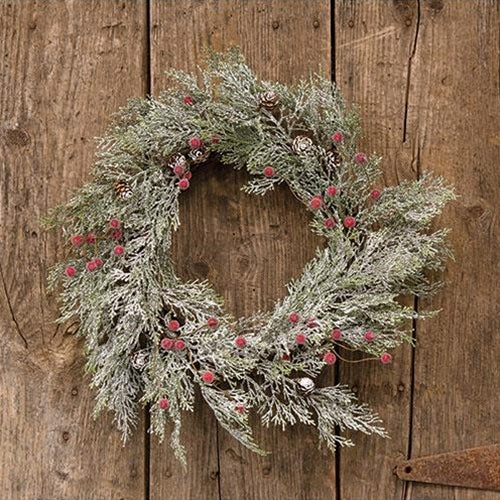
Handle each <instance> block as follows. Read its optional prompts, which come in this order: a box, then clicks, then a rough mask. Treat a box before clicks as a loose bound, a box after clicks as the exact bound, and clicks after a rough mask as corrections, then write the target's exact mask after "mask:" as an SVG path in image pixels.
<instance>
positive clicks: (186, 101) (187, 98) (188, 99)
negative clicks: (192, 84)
mask: <svg viewBox="0 0 500 500" xmlns="http://www.w3.org/2000/svg"><path fill="white" fill-rule="evenodd" d="M182 102H183V103H184V104H187V105H188V106H191V105H192V104H194V99H193V98H192V97H191V96H190V95H185V96H184V97H183V98H182Z"/></svg>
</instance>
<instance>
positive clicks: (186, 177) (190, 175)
mask: <svg viewBox="0 0 500 500" xmlns="http://www.w3.org/2000/svg"><path fill="white" fill-rule="evenodd" d="M191 177H193V173H192V172H190V171H189V170H188V171H187V172H186V173H185V174H184V176H183V178H184V179H187V180H188V181H190V180H191Z"/></svg>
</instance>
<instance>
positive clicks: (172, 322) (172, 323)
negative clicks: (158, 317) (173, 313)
mask: <svg viewBox="0 0 500 500" xmlns="http://www.w3.org/2000/svg"><path fill="white" fill-rule="evenodd" d="M180 327H181V325H180V323H179V322H178V321H177V320H176V319H171V320H170V321H169V322H168V325H167V328H168V329H169V330H170V331H171V332H176V331H177V330H179V328H180Z"/></svg>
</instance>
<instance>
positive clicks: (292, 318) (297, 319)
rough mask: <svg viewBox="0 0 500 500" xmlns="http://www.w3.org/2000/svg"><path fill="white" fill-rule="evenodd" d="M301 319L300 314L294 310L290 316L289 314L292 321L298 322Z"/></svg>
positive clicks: (289, 319)
mask: <svg viewBox="0 0 500 500" xmlns="http://www.w3.org/2000/svg"><path fill="white" fill-rule="evenodd" d="M299 319H300V316H299V315H298V314H297V313H296V312H293V313H291V314H290V316H288V321H290V323H298V322H299Z"/></svg>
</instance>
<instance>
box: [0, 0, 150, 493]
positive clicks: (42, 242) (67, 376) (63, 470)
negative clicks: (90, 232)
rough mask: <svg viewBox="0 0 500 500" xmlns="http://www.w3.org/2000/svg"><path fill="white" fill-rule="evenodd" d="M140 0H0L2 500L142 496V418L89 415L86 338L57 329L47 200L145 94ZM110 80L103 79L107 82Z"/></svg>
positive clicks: (65, 192) (62, 189)
mask: <svg viewBox="0 0 500 500" xmlns="http://www.w3.org/2000/svg"><path fill="white" fill-rule="evenodd" d="M145 23H146V10H145V3H144V2H122V1H105V0H100V1H92V2H73V1H63V0H58V1H52V2H36V1H21V0H13V1H1V2H0V110H1V111H0V113H1V118H0V148H1V155H0V158H1V161H0V186H1V194H0V234H1V241H2V246H1V248H2V251H1V252H0V278H1V280H0V334H1V337H2V343H1V346H0V400H1V402H2V404H1V408H0V428H1V432H0V498H2V499H5V500H26V499H34V498H36V499H40V500H42V499H55V498H57V499H62V498H65V499H89V498H92V499H97V500H98V499H102V500H104V499H106V500H109V499H124V498H127V499H130V500H133V499H142V498H143V497H144V444H143V434H142V431H141V429H142V425H141V426H140V429H139V432H138V433H137V434H136V435H135V436H134V438H133V439H132V441H131V442H130V443H129V444H128V445H127V447H125V448H123V447H122V442H121V436H120V435H119V433H118V432H117V431H116V430H115V429H114V427H113V426H112V422H111V418H110V417H108V416H107V417H104V418H102V419H100V420H99V421H97V422H94V421H93V419H92V417H91V413H92V408H93V405H94V396H93V393H92V392H91V391H90V390H89V389H88V387H87V385H88V380H87V379H86V378H85V377H84V371H83V357H82V345H81V342H79V341H77V340H76V338H75V336H74V335H71V331H72V327H71V326H70V327H68V328H66V327H65V328H62V327H61V328H56V326H55V325H54V322H53V321H54V319H55V318H56V315H57V307H56V300H55V297H47V296H46V289H45V277H46V272H47V266H48V265H50V264H51V263H53V262H54V261H55V258H56V254H57V255H59V254H61V252H62V241H61V239H60V238H58V237H57V236H55V235H54V234H46V233H44V232H43V230H42V229H41V228H40V218H41V217H42V216H43V215H44V214H45V213H46V211H47V209H48V207H50V206H52V205H54V204H56V203H60V202H62V201H64V200H66V199H67V198H68V197H69V195H70V192H71V190H72V189H73V188H74V187H76V186H79V185H80V184H82V182H83V181H84V180H85V179H86V178H87V175H88V168H89V165H90V164H91V162H92V156H93V150H94V146H93V137H94V136H96V135H98V134H101V133H102V132H103V131H104V129H105V127H106V126H107V124H108V122H109V120H110V113H111V112H113V111H114V110H115V109H116V108H117V107H118V106H119V105H122V104H124V102H125V98H126V97H128V96H130V95H137V94H142V93H144V92H145V81H146V80H145V78H144V67H145V63H146V61H145V55H146V51H145V49H146V46H145V40H146V33H147V32H146V30H145ZM110 77H111V78H110Z"/></svg>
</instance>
